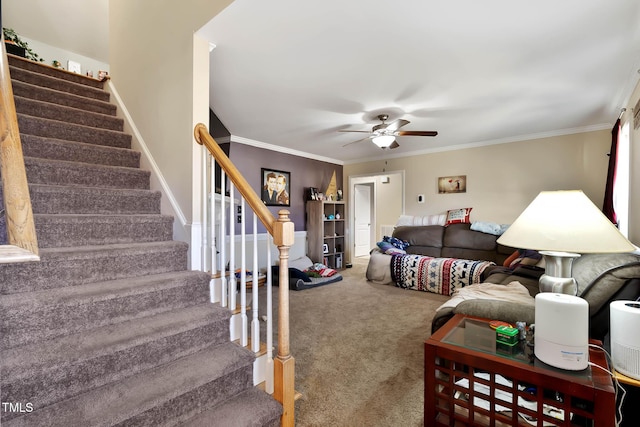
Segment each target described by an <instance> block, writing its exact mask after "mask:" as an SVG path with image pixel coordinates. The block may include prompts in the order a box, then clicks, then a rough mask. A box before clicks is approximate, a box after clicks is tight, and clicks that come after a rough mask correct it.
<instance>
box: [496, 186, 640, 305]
mask: <svg viewBox="0 0 640 427" xmlns="http://www.w3.org/2000/svg"><path fill="white" fill-rule="evenodd" d="M497 242H498V243H500V244H502V245H505V246H511V247H513V248H520V249H533V250H537V251H539V252H540V253H541V254H542V255H543V256H544V260H545V273H544V274H543V275H542V276H541V277H540V292H555V293H563V294H569V295H576V294H577V292H578V286H577V284H576V281H575V279H573V277H571V264H572V263H573V260H574V259H575V258H577V257H579V256H580V254H583V253H616V252H632V251H634V250H635V249H636V247H635V246H634V245H633V244H632V243H631V242H629V241H628V240H627V239H626V238H625V237H624V236H623V235H622V234H621V233H620V231H618V229H617V228H616V226H615V225H613V223H612V222H611V221H610V220H609V219H608V218H607V217H606V216H605V215H604V214H603V213H602V211H601V210H600V209H598V207H596V205H594V204H593V202H591V200H589V198H588V197H587V196H586V195H585V194H584V193H583V192H582V191H580V190H571V191H542V192H541V193H540V194H538V196H537V197H536V198H535V199H534V200H533V201H532V202H531V204H530V205H529V206H527V208H526V209H525V210H524V211H523V212H522V213H521V214H520V216H519V217H518V218H517V219H516V220H515V221H514V222H513V224H511V225H510V226H509V228H507V230H506V231H505V232H504V233H503V234H502V236H500V238H499V239H498V240H497Z"/></svg>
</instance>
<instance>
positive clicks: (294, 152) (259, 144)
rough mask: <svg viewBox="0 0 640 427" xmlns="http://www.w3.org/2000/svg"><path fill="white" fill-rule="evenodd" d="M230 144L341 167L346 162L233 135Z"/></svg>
mask: <svg viewBox="0 0 640 427" xmlns="http://www.w3.org/2000/svg"><path fill="white" fill-rule="evenodd" d="M230 142H237V143H239V144H245V145H251V146H252V147H257V148H264V149H265V150H271V151H276V152H279V153H284V154H291V155H293V156H298V157H305V158H307V159H313V160H318V161H321V162H327V163H333V164H336V165H341V166H342V165H344V161H342V160H337V159H332V158H331V157H324V156H318V155H317V154H312V153H306V152H304V151H300V150H294V149H291V148H286V147H281V146H279V145H273V144H268V143H266V142H261V141H256V140H254V139H249V138H243V137H241V136H236V135H231V137H230Z"/></svg>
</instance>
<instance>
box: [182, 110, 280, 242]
mask: <svg viewBox="0 0 640 427" xmlns="http://www.w3.org/2000/svg"><path fill="white" fill-rule="evenodd" d="M194 136H195V138H196V141H197V142H198V144H200V145H204V146H205V147H207V150H209V152H210V153H211V154H212V155H213V157H214V158H215V159H216V161H217V162H218V164H219V165H220V167H221V168H222V169H223V170H224V171H225V173H226V174H227V176H228V177H229V179H230V180H231V182H233V184H234V185H235V186H236V188H237V189H238V191H240V194H242V197H244V198H245V200H246V201H247V203H249V206H251V209H253V211H254V212H255V213H256V215H257V216H258V219H259V220H260V222H262V224H263V225H264V226H265V228H266V229H267V232H268V233H269V234H271V235H272V236H273V224H274V223H275V221H276V220H275V218H274V217H273V214H272V213H271V211H270V210H269V209H268V208H267V207H266V206H265V204H264V203H262V200H261V199H260V197H258V195H257V194H256V192H255V191H253V188H251V186H250V185H249V183H248V182H247V180H246V179H245V178H244V176H242V174H241V173H240V171H239V170H238V169H237V168H236V166H235V165H234V164H233V163H232V162H231V160H229V157H227V155H226V154H225V153H224V151H222V148H220V146H219V145H218V143H217V142H216V141H215V140H214V139H213V137H212V136H211V135H210V134H209V131H208V130H207V127H206V126H205V125H203V124H202V123H198V124H197V125H196V127H195V129H194Z"/></svg>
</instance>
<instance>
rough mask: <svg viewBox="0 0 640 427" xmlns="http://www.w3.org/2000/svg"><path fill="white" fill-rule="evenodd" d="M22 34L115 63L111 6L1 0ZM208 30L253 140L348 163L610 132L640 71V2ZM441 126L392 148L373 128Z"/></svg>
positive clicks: (366, 3)
mask: <svg viewBox="0 0 640 427" xmlns="http://www.w3.org/2000/svg"><path fill="white" fill-rule="evenodd" d="M2 13H3V20H4V21H7V15H10V14H13V15H12V16H11V20H12V22H16V20H18V21H20V28H16V30H19V33H21V34H23V35H24V36H26V37H29V38H32V39H37V40H42V41H44V40H47V42H48V43H49V44H51V45H55V46H60V47H65V48H67V49H68V50H71V51H74V52H77V53H80V54H82V55H85V56H89V57H93V58H95V59H98V60H102V61H105V62H107V58H108V43H107V42H108V37H107V34H108V33H107V31H108V0H56V1H55V2H54V1H50V0H46V1H45V0H3V2H2ZM200 34H201V35H202V36H203V37H205V38H207V39H208V40H210V41H211V42H212V43H214V44H215V45H216V46H217V47H216V48H215V49H214V50H213V52H212V53H211V107H212V109H213V110H214V111H215V113H216V114H217V115H218V116H219V118H220V119H221V120H222V122H223V123H224V124H225V126H226V127H227V128H228V129H229V131H230V132H231V134H232V138H233V139H234V140H238V141H244V142H249V143H252V142H256V143H266V144H272V145H277V146H281V147H283V148H284V149H286V150H294V151H293V152H296V151H295V150H297V151H300V152H303V153H310V154H312V155H314V156H316V157H318V158H324V159H329V160H334V161H337V162H339V163H343V162H344V163H350V162H355V161H360V160H368V159H374V158H385V157H394V156H407V155H411V154H412V153H416V152H428V151H433V150H442V149H450V148H454V147H460V146H474V145H484V144H490V143H500V142H509V141H515V140H525V139H532V138H536V137H543V136H550V135H559V134H566V133H574V132H578V131H582V130H595V129H605V128H609V127H611V125H612V124H613V122H614V121H615V119H616V118H617V117H618V115H619V113H620V108H621V107H622V106H623V105H624V103H625V102H626V97H628V96H629V94H630V92H631V90H632V89H633V87H634V85H635V84H636V82H637V81H638V77H640V75H639V74H638V72H637V70H638V69H639V68H640V2H639V1H637V0H589V1H584V0H562V1H557V0H538V1H535V2H528V1H523V0H485V1H478V0H454V1H442V0H396V1H394V2H387V1H380V0H323V1H322V2H304V1H297V0H270V1H264V0H235V1H234V2H233V3H232V4H231V5H230V6H229V7H228V8H227V9H225V10H224V11H223V12H222V13H221V14H219V15H218V16H217V17H215V18H214V19H213V20H212V21H211V22H210V23H209V24H207V25H206V26H205V27H204V28H203V29H202V30H201V31H200ZM380 113H387V114H389V116H390V120H393V119H396V118H404V119H407V120H410V121H411V123H410V124H408V125H406V126H405V127H403V128H402V129H403V130H437V131H438V132H439V135H438V136H437V137H435V138H431V137H400V138H398V142H399V143H400V147H399V148H397V149H395V150H387V151H382V150H380V149H379V148H377V147H376V146H374V145H373V144H372V143H371V142H369V141H363V142H360V143H356V144H351V145H349V146H348V147H343V145H345V144H347V143H349V142H352V141H355V140H357V139H359V138H361V137H363V136H366V135H365V134H358V133H342V132H338V130H339V129H356V130H368V129H370V127H371V126H373V125H374V124H376V121H377V119H375V116H376V115H377V114H380Z"/></svg>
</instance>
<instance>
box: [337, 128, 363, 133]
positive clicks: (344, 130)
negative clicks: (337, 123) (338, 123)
mask: <svg viewBox="0 0 640 427" xmlns="http://www.w3.org/2000/svg"><path fill="white" fill-rule="evenodd" d="M338 132H360V133H371V131H370V130H348V129H340V130H338Z"/></svg>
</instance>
